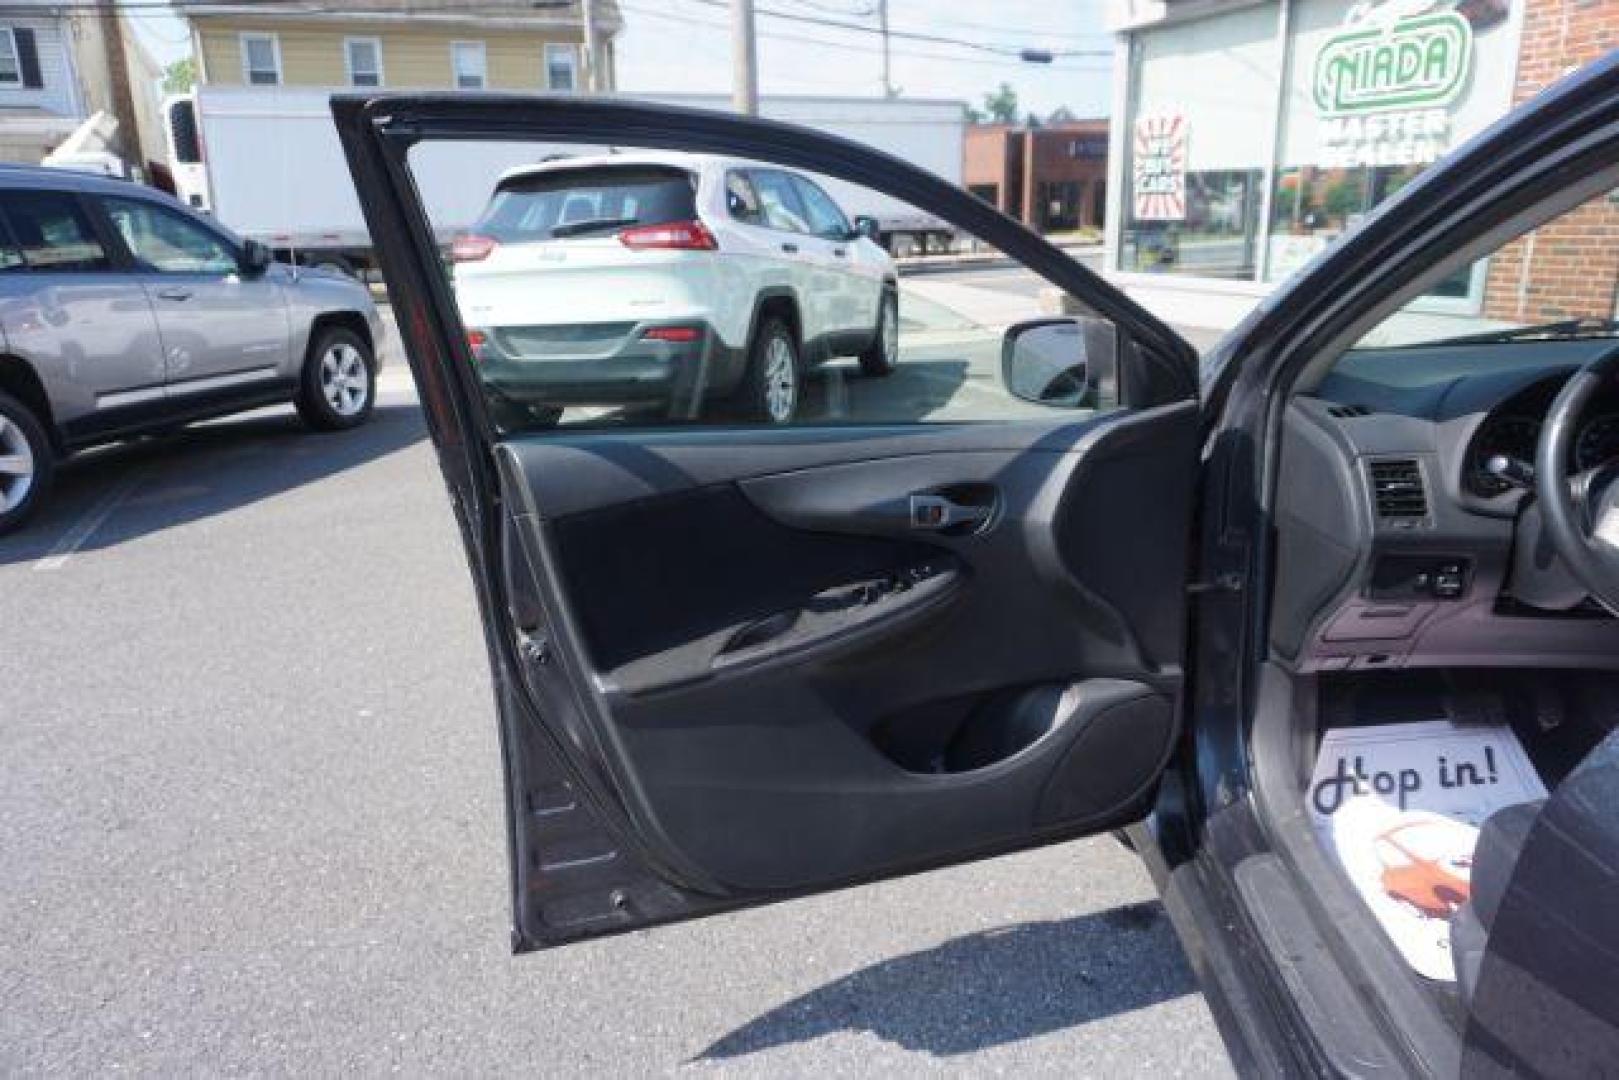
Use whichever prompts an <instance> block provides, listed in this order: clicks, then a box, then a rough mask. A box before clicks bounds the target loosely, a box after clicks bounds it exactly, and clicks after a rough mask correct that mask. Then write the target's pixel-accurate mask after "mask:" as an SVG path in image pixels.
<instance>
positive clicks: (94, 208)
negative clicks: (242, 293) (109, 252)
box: [81, 192, 242, 280]
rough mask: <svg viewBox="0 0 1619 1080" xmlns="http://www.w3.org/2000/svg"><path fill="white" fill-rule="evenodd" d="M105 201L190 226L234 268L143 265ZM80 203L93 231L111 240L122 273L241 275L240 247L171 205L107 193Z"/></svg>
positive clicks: (222, 234) (221, 277)
mask: <svg viewBox="0 0 1619 1080" xmlns="http://www.w3.org/2000/svg"><path fill="white" fill-rule="evenodd" d="M109 200H116V201H118V202H125V203H137V204H139V205H141V206H143V207H145V208H147V209H148V210H150V211H153V212H155V213H158V214H164V215H167V216H169V217H170V218H173V219H175V220H177V221H179V222H180V224H181V225H182V226H190V227H191V228H193V229H196V230H197V231H199V232H201V233H203V234H204V235H206V236H208V237H209V238H211V239H212V240H213V241H214V242H215V243H217V244H218V245H219V246H220V247H222V248H224V249H225V251H226V252H228V253H230V254H231V256H232V257H233V259H234V261H235V265H234V267H233V268H232V269H230V270H226V271H216V270H165V269H163V268H162V267H160V266H156V265H153V264H152V263H149V262H147V261H146V260H144V259H142V258H141V257H140V255H139V253H138V252H136V251H135V249H134V247H133V246H131V245H130V243H129V241H128V240H126V239H125V238H124V234H123V232H122V230H120V229H119V228H118V223H117V222H116V221H114V220H113V218H112V212H111V210H110V208H109V207H108V206H107V202H108V201H109ZM81 202H84V203H86V204H87V205H88V209H89V212H90V213H91V216H92V217H93V218H94V219H95V224H96V226H97V228H98V229H99V230H100V231H101V232H102V233H103V234H105V235H106V236H108V237H110V238H111V239H112V241H113V243H114V246H115V247H116V249H117V251H118V253H119V255H120V256H121V257H122V261H123V262H124V266H125V270H126V272H133V273H138V274H161V275H163V276H165V277H195V278H208V279H210V280H224V279H225V278H229V277H232V276H240V275H241V260H242V250H241V245H239V244H237V243H236V242H235V241H234V240H232V239H231V238H230V237H228V236H226V235H225V234H224V233H221V232H220V231H219V230H217V229H214V228H211V227H210V226H209V225H208V224H207V223H206V222H203V221H199V220H197V219H196V218H193V217H191V216H189V215H187V214H184V213H181V212H180V211H178V210H176V209H175V208H174V207H172V206H165V205H163V204H162V203H160V202H157V201H155V200H153V199H146V198H142V197H141V196H139V195H125V194H115V193H110V192H97V193H95V194H94V195H91V196H89V197H88V198H85V199H81Z"/></svg>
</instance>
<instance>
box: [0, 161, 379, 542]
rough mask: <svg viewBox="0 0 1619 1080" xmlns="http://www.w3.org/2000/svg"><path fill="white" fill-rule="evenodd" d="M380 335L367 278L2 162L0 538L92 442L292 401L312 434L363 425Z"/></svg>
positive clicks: (171, 203)
mask: <svg viewBox="0 0 1619 1080" xmlns="http://www.w3.org/2000/svg"><path fill="white" fill-rule="evenodd" d="M381 329H382V325H381V320H380V317H379V316H378V314H377V309H376V305H375V304H373V303H372V301H371V296H370V293H369V292H368V291H367V290H366V288H365V286H364V285H362V284H361V283H359V282H357V281H353V280H350V279H348V278H344V277H340V276H338V275H336V274H333V273H329V272H326V271H319V270H307V269H298V268H294V267H291V266H287V265H284V264H281V263H276V262H273V261H272V260H271V257H270V251H269V249H268V248H266V247H265V246H264V245H262V244H259V243H257V242H256V241H252V240H248V241H242V240H239V239H237V238H236V237H235V236H233V235H231V234H230V233H229V232H227V231H226V230H224V229H223V228H221V227H220V226H219V225H217V224H216V223H214V222H213V221H210V220H208V219H207V218H203V217H199V216H198V215H196V214H194V213H192V212H191V211H190V210H187V209H186V208H185V207H184V206H182V205H181V204H180V203H178V202H176V201H175V200H174V199H171V198H169V197H168V196H166V195H163V194H162V193H160V192H157V191H154V190H152V189H150V188H145V187H140V186H137V185H135V184H130V183H127V182H124V181H119V180H107V179H102V178H100V177H94V176H87V175H79V174H75V173H64V172H61V171H58V170H52V169H41V168H31V167H18V166H12V167H3V168H0V533H3V532H5V531H7V530H9V529H12V528H15V527H16V526H17V525H19V524H21V523H22V521H23V520H24V519H25V518H26V517H27V516H28V515H29V514H30V513H31V512H32V511H33V510H34V509H36V508H37V507H38V506H39V504H40V502H41V501H42V500H43V499H44V498H45V496H46V494H47V493H48V492H49V490H50V486H51V477H52V474H53V472H54V468H55V464H56V462H57V461H58V460H60V459H61V458H62V457H63V456H64V455H67V454H70V453H72V452H73V451H75V450H78V449H81V448H83V447H85V446H89V445H92V444H95V443H104V442H110V441H113V440H116V439H122V438H127V437H129V436H132V435H139V434H146V433H151V432H153V431H157V430H163V429H168V428H173V427H175V426H177V425H180V424H184V423H188V422H190V421H193V420H201V419H204V418H207V417H212V416H219V415H222V414H225V413H231V412H238V411H241V410H244V409H253V408H258V407H260V406H263V405H271V404H276V403H279V402H285V401H291V402H293V403H294V404H295V405H296V406H297V408H298V412H299V414H300V415H301V416H302V417H303V418H304V420H305V421H306V422H307V423H309V424H310V425H311V426H313V427H315V428H318V429H323V430H334V429H341V428H349V427H354V426H355V425H357V424H360V423H363V422H364V421H365V419H366V418H367V417H368V416H369V415H370V413H371V406H372V402H373V399H374V398H375V392H376V376H377V353H376V343H377V340H378V335H379V334H380V332H381Z"/></svg>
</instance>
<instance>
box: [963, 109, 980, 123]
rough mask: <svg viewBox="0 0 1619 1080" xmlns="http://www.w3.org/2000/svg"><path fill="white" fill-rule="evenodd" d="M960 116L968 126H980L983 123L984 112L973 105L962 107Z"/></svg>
mask: <svg viewBox="0 0 1619 1080" xmlns="http://www.w3.org/2000/svg"><path fill="white" fill-rule="evenodd" d="M961 116H962V119H964V120H966V121H967V123H969V124H982V123H983V122H984V110H983V109H980V108H978V107H977V106H974V105H963V106H962V107H961Z"/></svg>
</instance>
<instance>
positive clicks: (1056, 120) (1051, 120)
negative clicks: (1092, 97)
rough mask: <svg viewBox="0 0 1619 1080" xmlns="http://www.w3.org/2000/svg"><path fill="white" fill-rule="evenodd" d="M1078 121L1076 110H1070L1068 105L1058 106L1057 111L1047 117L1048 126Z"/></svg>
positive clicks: (1054, 110) (1052, 111)
mask: <svg viewBox="0 0 1619 1080" xmlns="http://www.w3.org/2000/svg"><path fill="white" fill-rule="evenodd" d="M1078 119H1079V117H1077V116H1075V115H1074V110H1073V109H1070V108H1069V107H1068V106H1066V105H1058V106H1057V107H1056V108H1055V109H1052V110H1051V115H1050V116H1048V117H1046V123H1048V124H1066V123H1068V121H1070V120H1078Z"/></svg>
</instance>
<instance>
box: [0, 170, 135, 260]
mask: <svg viewBox="0 0 1619 1080" xmlns="http://www.w3.org/2000/svg"><path fill="white" fill-rule="evenodd" d="M0 195H5V196H9V197H10V198H9V199H7V200H6V201H7V202H8V203H9V204H10V205H7V206H0V221H3V223H4V226H5V234H6V237H7V239H9V240H11V241H12V243H13V244H14V245H15V247H16V250H17V252H18V254H19V255H22V257H23V262H22V265H21V266H18V267H15V268H13V269H12V270H9V271H7V273H29V274H74V275H94V274H127V273H129V271H130V269H131V264H132V260H131V258H130V254H129V251H128V249H126V248H125V247H124V244H123V239H122V237H120V236H119V235H118V231H117V230H116V229H113V228H111V227H110V225H109V223H108V222H107V221H106V220H105V219H103V218H102V216H101V210H100V208H99V207H97V206H95V205H94V203H93V202H92V201H91V200H90V199H88V198H86V197H85V195H84V193H83V192H79V191H69V190H64V189H61V188H43V187H15V188H0ZM21 195H55V196H58V197H60V198H63V199H66V200H67V201H68V202H70V203H72V204H73V205H74V206H76V207H77V208H78V211H79V215H80V216H81V217H82V218H83V219H84V222H85V224H86V225H88V226H89V230H90V235H91V236H93V237H94V238H95V240H96V242H97V243H99V244H100V245H101V254H102V258H103V261H104V262H105V264H106V265H104V266H92V267H73V268H72V269H66V268H61V267H52V266H35V265H33V264H31V263H29V262H28V257H27V255H26V254H25V253H24V252H25V249H24V248H23V246H22V241H21V240H20V239H19V236H20V234H19V233H18V232H17V229H16V225H15V224H14V223H13V222H12V220H11V217H12V214H13V213H14V207H15V202H14V201H13V200H14V199H15V198H16V197H17V196H21Z"/></svg>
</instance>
